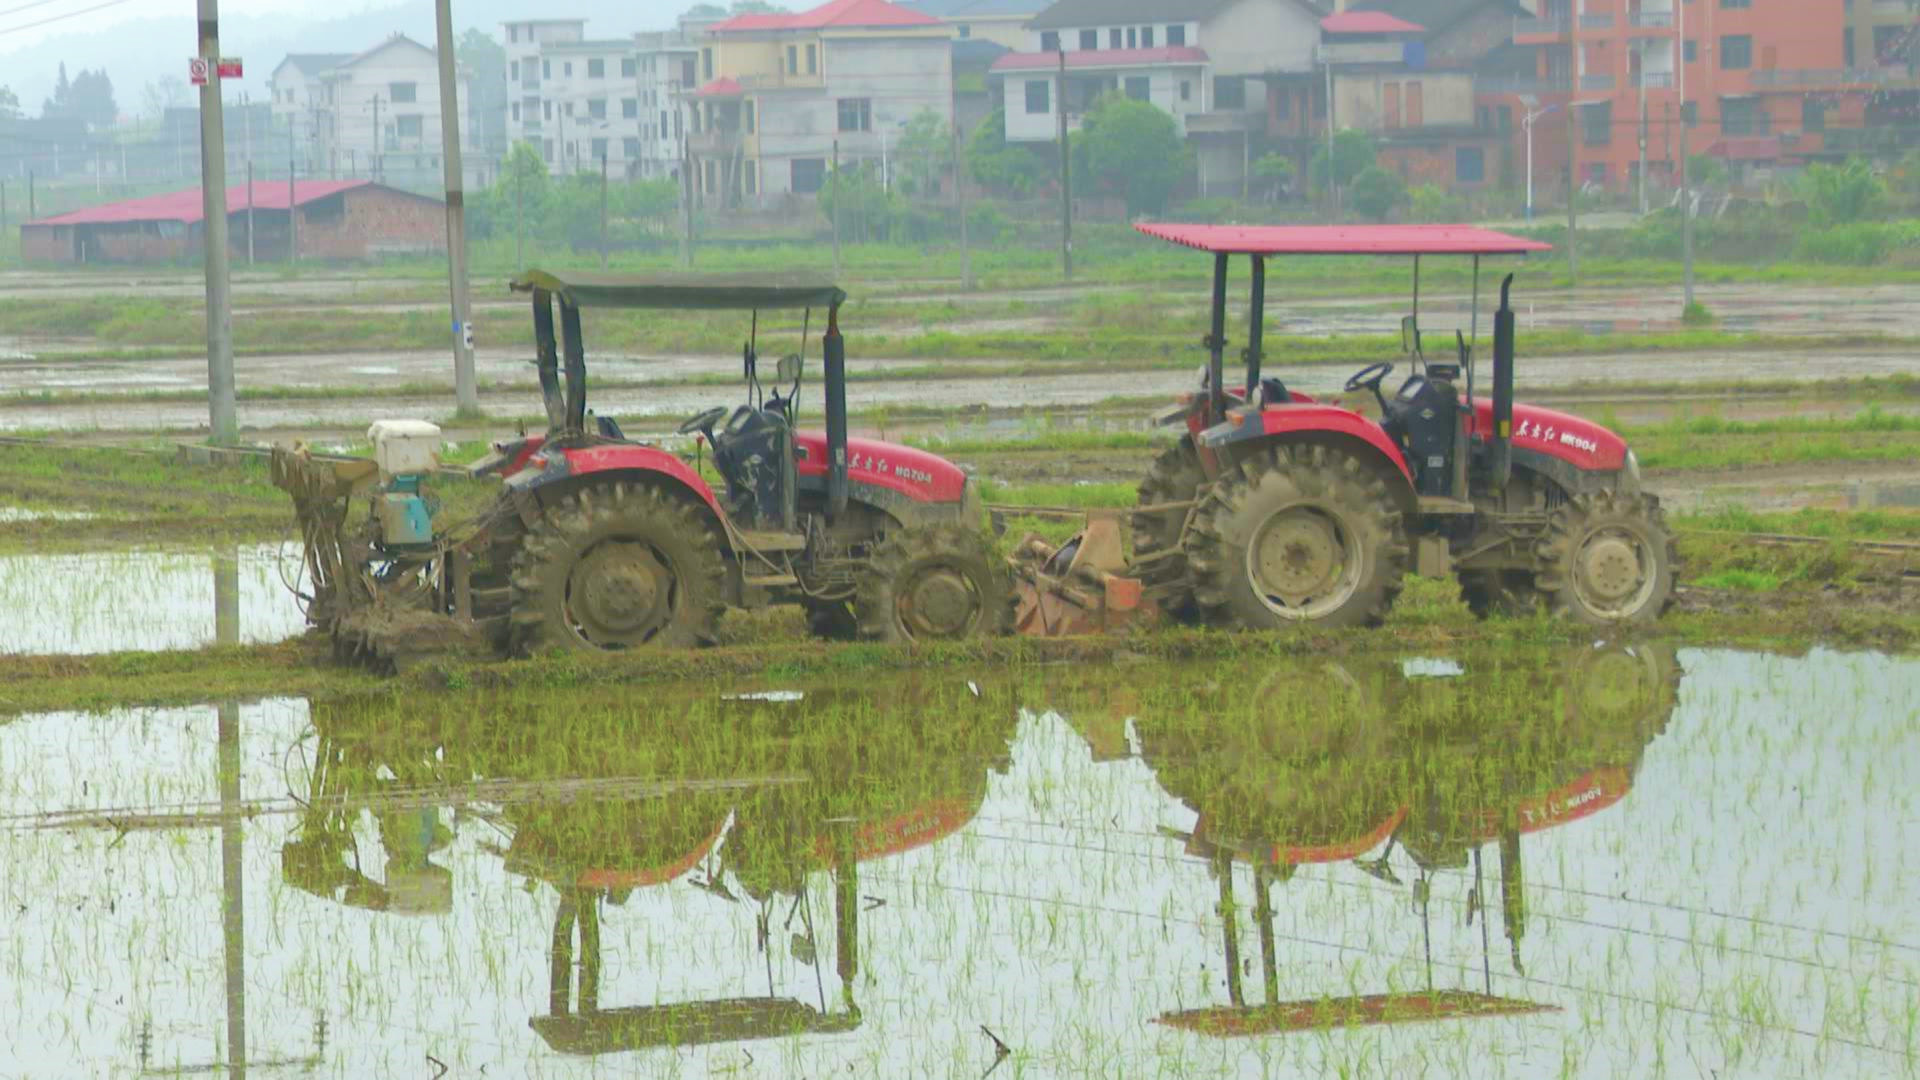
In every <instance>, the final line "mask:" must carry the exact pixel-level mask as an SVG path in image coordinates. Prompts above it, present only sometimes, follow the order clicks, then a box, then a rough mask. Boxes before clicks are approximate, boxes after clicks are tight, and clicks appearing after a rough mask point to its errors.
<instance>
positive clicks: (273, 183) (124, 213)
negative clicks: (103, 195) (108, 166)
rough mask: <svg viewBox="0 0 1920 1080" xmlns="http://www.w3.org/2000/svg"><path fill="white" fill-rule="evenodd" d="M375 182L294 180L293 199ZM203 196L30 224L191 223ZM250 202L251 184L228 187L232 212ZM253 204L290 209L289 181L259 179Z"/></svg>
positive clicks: (174, 194) (175, 195)
mask: <svg viewBox="0 0 1920 1080" xmlns="http://www.w3.org/2000/svg"><path fill="white" fill-rule="evenodd" d="M372 183H373V181H371V180H299V181H296V182H295V183H294V192H293V198H294V202H295V203H296V204H297V205H300V206H305V205H306V204H308V203H310V202H314V201H315V200H318V199H324V198H326V197H328V196H329V195H338V194H340V193H341V192H343V191H348V190H351V189H353V188H357V187H368V186H371V185H372ZM200 199H201V196H200V189H199V188H197V187H192V188H187V189H186V190H184V191H170V192H168V193H167V194H165V195H149V196H147V197H146V198H143V199H127V200H125V201H123V202H116V203H107V204H106V205H104V206H89V207H87V208H86V209H84V210H74V211H72V212H70V213H65V214H58V215H56V216H54V217H49V218H41V219H40V220H38V221H29V222H27V224H29V225H125V224H129V223H131V222H136V221H178V222H182V223H184V224H189V225H191V224H193V223H194V222H196V221H199V220H200V219H201V218H202V217H203V216H204V214H203V213H202V207H201V201H200ZM248 205H249V203H248V201H247V185H245V184H235V185H234V186H232V187H230V188H228V189H227V209H228V211H236V210H244V209H246V208H247V206H248ZM251 205H252V206H253V208H254V209H256V210H285V209H286V208H287V183H286V181H284V180H257V181H255V182H254V185H253V201H252V203H251Z"/></svg>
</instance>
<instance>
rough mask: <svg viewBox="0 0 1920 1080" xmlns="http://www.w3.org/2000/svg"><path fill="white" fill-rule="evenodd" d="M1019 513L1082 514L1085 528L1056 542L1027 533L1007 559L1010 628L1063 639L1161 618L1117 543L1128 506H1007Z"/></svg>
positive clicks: (1152, 600) (1151, 597)
mask: <svg viewBox="0 0 1920 1080" xmlns="http://www.w3.org/2000/svg"><path fill="white" fill-rule="evenodd" d="M1007 509H1008V510H1010V511H1016V512H1018V513H1021V514H1039V515H1048V514H1053V515H1057V516H1072V517H1082V516H1084V517H1085V518H1086V522H1087V525H1086V528H1084V529H1082V530H1081V531H1080V532H1078V533H1075V534H1074V535H1073V536H1071V537H1069V538H1067V540H1066V541H1065V542H1063V543H1061V544H1060V545H1059V546H1057V547H1056V546H1055V545H1052V544H1049V543H1047V541H1045V540H1043V539H1041V538H1040V537H1038V536H1035V535H1033V534H1031V533H1029V534H1028V535H1027V536H1025V537H1024V538H1022V539H1021V541H1020V543H1019V545H1018V546H1017V547H1015V548H1014V550H1013V553H1012V554H1011V555H1010V556H1008V559H1007V562H1008V565H1009V566H1010V567H1011V569H1012V572H1013V587H1014V595H1015V607H1014V616H1013V619H1014V630H1015V631H1016V632H1018V633H1022V634H1031V635H1034V636H1036V637H1062V636H1066V635H1072V634H1097V633H1104V632H1106V631H1110V630H1118V629H1122V628H1124V627H1127V626H1131V625H1133V624H1135V623H1137V622H1141V621H1147V622H1152V621H1154V620H1156V619H1158V618H1159V617H1160V613H1161V612H1160V605H1159V603H1158V601H1157V599H1156V597H1155V596H1154V595H1153V592H1152V591H1150V590H1149V589H1148V588H1147V587H1146V585H1145V583H1144V582H1142V581H1140V580H1139V579H1138V578H1136V577H1133V576H1131V573H1130V568H1129V566H1128V565H1127V559H1126V554H1125V551H1124V550H1123V549H1122V546H1121V541H1120V526H1121V523H1122V521H1124V520H1126V519H1127V518H1128V517H1130V516H1131V514H1132V513H1133V512H1132V511H1128V510H1105V511H1093V512H1091V513H1086V514H1083V513H1082V512H1080V511H1052V510H1047V509H1044V508H1035V507H1019V508H1014V507H1008V508H1007Z"/></svg>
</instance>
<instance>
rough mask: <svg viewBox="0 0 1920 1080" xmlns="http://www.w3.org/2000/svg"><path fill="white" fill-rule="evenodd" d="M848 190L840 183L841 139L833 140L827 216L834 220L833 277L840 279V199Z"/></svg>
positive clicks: (836, 279)
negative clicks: (830, 194) (830, 193)
mask: <svg viewBox="0 0 1920 1080" xmlns="http://www.w3.org/2000/svg"><path fill="white" fill-rule="evenodd" d="M845 197H846V192H845V190H844V189H843V188H842V186H841V183H840V140H839V139H835V140H833V201H832V202H830V203H828V204H827V217H828V218H830V219H832V221H833V279H834V280H835V281H839V280H840V200H841V199H843V198H845Z"/></svg>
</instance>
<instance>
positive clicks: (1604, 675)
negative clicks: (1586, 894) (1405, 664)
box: [1133, 646, 1678, 1033]
mask: <svg viewBox="0 0 1920 1080" xmlns="http://www.w3.org/2000/svg"><path fill="white" fill-rule="evenodd" d="M1470 666H1471V667H1472V669H1473V670H1472V672H1471V673H1470V674H1469V675H1468V676H1466V677H1459V678H1453V677H1417V676H1409V675H1407V674H1403V669H1402V668H1400V667H1399V665H1398V664H1397V663H1396V664H1392V665H1387V664H1381V665H1360V664H1354V663H1332V662H1327V663H1323V664H1317V665H1316V664H1301V665H1299V666H1297V667H1293V668H1288V669H1283V671H1282V673H1281V674H1278V675H1276V676H1274V677H1273V678H1271V679H1270V680H1269V683H1271V682H1274V681H1280V682H1286V683H1289V684H1293V683H1298V684H1299V686H1298V687H1296V688H1297V689H1301V690H1305V689H1307V688H1309V687H1312V688H1314V690H1315V692H1314V693H1313V694H1312V696H1302V697H1298V698H1296V699H1295V700H1298V701H1300V702H1302V704H1301V705H1300V706H1298V707H1297V708H1295V709H1292V710H1288V709H1285V708H1275V707H1274V706H1273V704H1272V702H1273V701H1274V700H1276V699H1275V698H1274V697H1273V696H1272V691H1273V690H1274V687H1273V686H1271V685H1267V686H1264V687H1263V686H1262V685H1261V683H1260V681H1259V680H1247V681H1244V682H1231V681H1225V682H1223V683H1222V684H1221V685H1220V687H1219V688H1218V689H1217V690H1215V691H1214V692H1213V694H1212V695H1210V696H1207V695H1203V700H1201V701H1199V702H1190V703H1189V706H1191V705H1193V704H1198V705H1200V706H1201V708H1202V709H1204V712H1196V710H1195V709H1194V708H1192V707H1187V708H1181V709H1174V708H1157V707H1156V706H1155V703H1153V702H1152V701H1146V702H1143V703H1142V711H1141V712H1140V713H1139V714H1138V715H1136V716H1135V717H1134V720H1133V725H1134V731H1135V736H1136V738H1137V739H1138V743H1139V747H1140V750H1139V752H1140V755H1141V757H1142V758H1143V759H1144V760H1145V762H1146V763H1147V764H1148V765H1149V766H1150V767H1151V768H1152V769H1153V771H1154V774H1155V776H1156V778H1157V780H1158V782H1159V784H1160V785H1161V787H1162V788H1164V789H1165V790H1166V791H1167V792H1168V793H1169V794H1171V795H1173V796H1174V797H1175V798H1177V799H1179V800H1180V801H1181V802H1183V803H1184V804H1186V805H1187V806H1188V807H1189V808H1190V809H1192V810H1193V811H1194V812H1195V814H1196V815H1197V821H1196V822H1195V824H1194V826H1193V828H1192V829H1191V831H1190V832H1186V833H1183V834H1179V835H1181V836H1182V838H1183V839H1184V841H1185V845H1186V849H1187V852H1188V853H1189V854H1190V855H1193V856H1196V857H1199V858H1203V859H1206V860H1207V861H1208V862H1209V863H1210V864H1211V866H1212V870H1213V873H1214V875H1215V877H1216V879H1217V881H1218V883H1219V887H1220V911H1221V914H1222V918H1223V921H1224V945H1225V950H1226V961H1227V962H1226V965H1225V972H1226V978H1227V996H1228V1000H1229V1004H1228V1005H1226V1006H1222V1007H1210V1008H1201V1009H1193V1010H1186V1011H1182V1012H1177V1013H1170V1014H1168V1015H1166V1016H1163V1017H1162V1018H1161V1019H1162V1020H1163V1021H1164V1022H1166V1023H1169V1024H1173V1025H1176V1026H1181V1027H1187V1028H1192V1029H1195V1030H1202V1031H1208V1032H1212V1033H1251V1032H1257V1031H1275V1030H1295V1029H1300V1028H1306V1027H1317V1026H1325V1025H1327V1024H1367V1023H1382V1022H1397V1021H1403V1020H1413V1019H1438V1018H1443V1017H1449V1016H1467V1015H1486V1014H1498V1013H1512V1012H1524V1011H1531V1010H1534V1009H1536V1008H1539V1006H1537V1005H1535V1004H1534V1003H1530V1002H1526V1001H1519V1000H1514V999H1509V998H1501V997H1496V996H1494V994H1493V980H1492V970H1491V966H1490V964H1491V961H1490V956H1489V953H1490V949H1491V943H1490V941H1489V938H1490V932H1489V929H1488V919H1489V916H1490V914H1491V911H1490V906H1491V905H1490V904H1488V903H1487V902H1486V900H1485V896H1484V889H1483V886H1485V885H1490V884H1491V883H1490V882H1487V881H1485V880H1483V859H1484V854H1483V853H1484V852H1487V851H1489V850H1492V851H1495V852H1497V855H1498V868H1497V870H1496V871H1494V872H1493V875H1497V885H1498V888H1499V891H1500V898H1499V913H1498V914H1499V918H1500V920H1501V925H1502V929H1503V934H1504V937H1505V939H1506V941H1507V943H1508V951H1509V955H1510V958H1511V964H1512V966H1513V969H1514V971H1515V972H1516V973H1519V974H1524V973H1525V969H1524V960H1523V957H1522V952H1521V942H1522V939H1523V938H1524V936H1525V934H1526V928H1527V904H1526V896H1525V892H1524V874H1523V869H1522V867H1523V863H1522V838H1523V837H1525V836H1527V835H1528V834H1531V833H1536V832H1539V831H1541V830H1545V829H1550V828H1555V827H1558V826H1561V825H1565V824H1568V823H1570V822H1573V821H1577V820H1580V819H1582V818H1586V817H1590V816H1592V815H1593V814H1596V813H1598V812H1600V811H1602V810H1604V809H1606V808H1607V807H1609V806H1611V805H1613V804H1614V803H1616V802H1618V801H1619V800H1620V799H1622V798H1624V797H1625V796H1626V794H1627V792H1628V789H1629V787H1630V785H1631V784H1632V780H1633V776H1634V773H1635V772H1636V771H1637V769H1638V767H1639V764H1640V761H1641V758H1642V755H1643V754H1644V753H1645V750H1646V747H1647V746H1648V745H1649V744H1650V743H1651V742H1652V741H1653V739H1654V738H1655V737H1657V736H1658V735H1659V734H1660V733H1661V732H1662V731H1664V730H1665V728H1666V724H1667V720H1668V718H1669V716H1670V715H1671V713H1672V710H1673V707H1674V704H1675V700H1676V690H1677V686H1678V668H1677V666H1676V665H1675V663H1674V661H1673V658H1672V654H1671V652H1670V651H1668V650H1665V649H1664V648H1662V647H1660V646H1651V647H1647V646H1635V647H1631V648H1623V647H1611V648H1600V649H1582V650H1574V651H1571V652H1565V653H1557V652H1551V651H1540V652H1529V653H1527V654H1524V655H1518V656H1513V657H1510V658H1508V659H1507V660H1506V661H1504V662H1499V661H1493V660H1488V661H1484V662H1475V663H1473V664H1471V665H1470ZM1396 853H1397V854H1396ZM1345 862H1351V863H1353V864H1354V865H1355V866H1356V867H1357V868H1358V869H1360V870H1362V871H1363V872H1364V873H1366V874H1368V875H1370V876H1372V877H1373V878H1376V879H1378V880H1380V881H1381V882H1383V883H1385V885H1386V887H1388V888H1391V889H1395V890H1397V889H1400V888H1405V889H1407V891H1408V893H1409V894H1410V898H1411V900H1412V903H1413V907H1414V909H1415V910H1416V911H1417V912H1418V913H1419V916H1420V919H1421V935H1422V942H1423V947H1426V948H1428V952H1427V954H1426V985H1425V987H1424V988H1423V989H1421V990H1418V991H1414V992H1405V991H1397V992H1389V991H1387V990H1382V991H1381V992H1378V993H1373V994H1362V995H1356V996H1347V997H1331V998H1313V999H1308V1000H1302V1001H1282V1000H1281V999H1280V996H1279V979H1278V974H1279V973H1278V959H1277V947H1276V939H1275V933H1274V926H1273V919H1274V907H1273V904H1274V897H1273V895H1272V886H1273V884H1274V883H1275V882H1280V883H1284V882H1286V881H1288V880H1289V879H1291V878H1292V877H1294V876H1295V875H1296V874H1297V873H1298V872H1299V871H1300V870H1301V869H1302V868H1303V867H1308V866H1315V865H1329V864H1336V863H1345ZM1237 863H1244V864H1248V865H1249V866H1250V868H1251V871H1252V878H1253V882H1254V903H1253V919H1254V922H1255V926H1256V930H1257V931H1258V934H1259V943H1260V964H1261V971H1262V973H1263V976H1264V982H1265V988H1266V1000H1265V1004H1263V1005H1253V1004H1249V1003H1248V1001H1247V996H1246V994H1245V992H1244V989H1243V986H1242V975H1241V959H1240V942H1239V923H1238V919H1239V917H1241V916H1242V915H1243V914H1244V911H1245V909H1244V908H1240V907H1239V906H1238V903H1237V901H1236V898H1235V886H1234V880H1235V876H1236V875H1235V871H1234V866H1235V864H1237ZM1409 863H1410V864H1411V865H1410V866H1409V865H1408V864H1409ZM1396 864H1397V865H1396ZM1452 872H1458V873H1462V874H1466V875H1469V877H1468V888H1467V893H1466V905H1467V911H1468V914H1469V918H1474V917H1477V918H1479V919H1480V923H1481V939H1482V940H1481V945H1482V950H1481V951H1482V966H1483V969H1484V970H1483V972H1482V973H1481V974H1482V975H1483V978H1482V979H1481V980H1476V981H1479V982H1481V984H1482V985H1481V987H1480V988H1479V989H1467V988H1463V987H1453V988H1442V987H1437V986H1436V985H1435V983H1434V978H1433V965H1432V960H1431V952H1430V937H1429V935H1430V932H1431V925H1430V917H1429V906H1430V903H1431V902H1432V901H1433V900H1434V899H1435V897H1434V892H1435V889H1436V887H1437V885H1438V884H1440V883H1439V882H1437V881H1436V878H1437V877H1438V876H1439V875H1441V874H1443V873H1452ZM1403 875H1404V876H1403ZM1493 875H1486V876H1489V877H1490V876H1493Z"/></svg>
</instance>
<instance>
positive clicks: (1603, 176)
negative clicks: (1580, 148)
mask: <svg viewBox="0 0 1920 1080" xmlns="http://www.w3.org/2000/svg"><path fill="white" fill-rule="evenodd" d="M1587 182H1588V183H1591V184H1599V185H1602V186H1604V185H1605V184H1606V182H1607V163H1606V162H1604V161H1593V162H1589V163H1588V164H1587Z"/></svg>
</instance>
